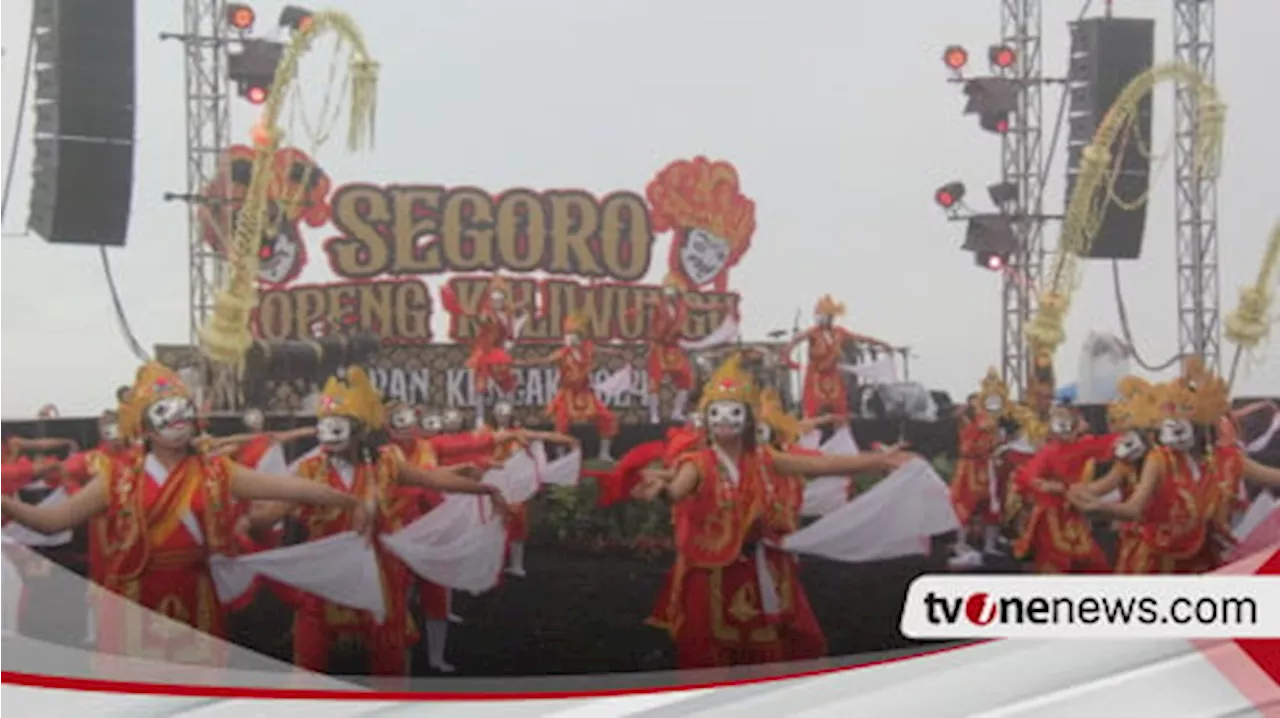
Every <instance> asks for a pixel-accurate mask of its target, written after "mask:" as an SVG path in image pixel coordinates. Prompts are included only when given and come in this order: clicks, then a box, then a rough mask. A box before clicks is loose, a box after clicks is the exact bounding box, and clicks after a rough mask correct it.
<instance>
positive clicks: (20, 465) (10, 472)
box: [0, 461, 35, 494]
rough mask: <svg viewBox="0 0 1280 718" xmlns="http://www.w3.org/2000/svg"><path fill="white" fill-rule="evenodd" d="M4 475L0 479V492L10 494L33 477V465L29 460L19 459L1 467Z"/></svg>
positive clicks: (29, 481)
mask: <svg viewBox="0 0 1280 718" xmlns="http://www.w3.org/2000/svg"><path fill="white" fill-rule="evenodd" d="M3 471H4V476H3V480H2V481H0V484H3V485H2V486H0V493H5V494H12V493H14V492H15V491H17V490H18V489H21V488H22V487H23V486H26V485H27V484H29V483H31V480H32V479H33V478H35V466H34V465H33V464H32V463H31V462H30V461H19V462H17V463H14V464H9V465H8V466H5V467H4V468H3Z"/></svg>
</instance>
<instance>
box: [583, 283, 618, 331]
mask: <svg viewBox="0 0 1280 718" xmlns="http://www.w3.org/2000/svg"><path fill="white" fill-rule="evenodd" d="M612 289H613V287H605V291H603V292H602V291H600V288H598V287H586V288H584V289H583V290H582V291H581V292H579V293H578V304H577V305H576V306H575V307H574V311H575V312H579V313H581V314H582V318H583V319H584V320H585V321H586V323H587V334H588V335H589V336H591V337H594V338H596V339H607V338H609V337H610V336H612V335H613V302H614V295H613V292H612V291H610V290H612Z"/></svg>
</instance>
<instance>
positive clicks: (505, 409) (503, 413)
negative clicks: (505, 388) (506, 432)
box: [493, 401, 515, 423]
mask: <svg viewBox="0 0 1280 718" xmlns="http://www.w3.org/2000/svg"><path fill="white" fill-rule="evenodd" d="M513 413H515V410H514V409H512V408H511V405H510V404H508V403H507V402H505V401H500V402H498V403H497V404H494V406H493V418H494V419H496V420H498V421H499V422H502V423H506V422H509V421H511V415H512V414H513Z"/></svg>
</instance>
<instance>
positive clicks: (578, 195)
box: [546, 190, 604, 277]
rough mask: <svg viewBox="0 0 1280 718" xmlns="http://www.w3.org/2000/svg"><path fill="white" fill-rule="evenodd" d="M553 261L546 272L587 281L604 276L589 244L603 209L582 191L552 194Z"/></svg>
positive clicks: (550, 201)
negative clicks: (583, 278) (586, 279)
mask: <svg viewBox="0 0 1280 718" xmlns="http://www.w3.org/2000/svg"><path fill="white" fill-rule="evenodd" d="M548 204H550V205H551V236H552V238H553V241H552V243H551V260H550V261H549V262H548V263H547V266H546V270H547V271H548V272H552V273H555V274H578V275H582V276H584V277H599V276H603V275H604V270H603V269H602V268H601V267H600V263H599V262H598V261H596V258H595V255H594V254H593V253H592V251H591V246H590V244H589V243H588V240H589V239H591V236H592V235H593V234H595V232H596V227H597V226H598V225H599V222H600V209H599V208H598V207H596V201H595V199H594V198H593V197H592V196H591V195H589V194H587V193H586V192H583V191H581V190H565V191H562V192H552V193H550V194H549V197H548Z"/></svg>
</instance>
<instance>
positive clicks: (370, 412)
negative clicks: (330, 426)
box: [316, 366, 386, 429]
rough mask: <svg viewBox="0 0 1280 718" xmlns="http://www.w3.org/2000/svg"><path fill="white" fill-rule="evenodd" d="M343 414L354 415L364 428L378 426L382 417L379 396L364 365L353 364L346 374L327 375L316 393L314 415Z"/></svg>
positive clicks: (383, 416)
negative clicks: (319, 392) (345, 375)
mask: <svg viewBox="0 0 1280 718" xmlns="http://www.w3.org/2000/svg"><path fill="white" fill-rule="evenodd" d="M326 416H345V417H347V418H348V419H355V420H357V421H359V422H361V423H362V424H364V425H365V427H366V428H368V429H380V428H382V425H383V423H384V421H385V419H386V413H385V409H384V408H383V406H382V398H381V397H379V396H378V390H377V389H375V388H373V382H371V381H369V375H368V374H366V373H365V371H364V369H361V368H360V367H358V366H353V367H351V368H349V369H347V378H346V379H339V378H338V377H336V376H331V377H329V381H328V382H326V383H325V385H324V391H323V392H322V393H321V394H320V406H319V408H317V409H316V417H318V418H323V417H326Z"/></svg>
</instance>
